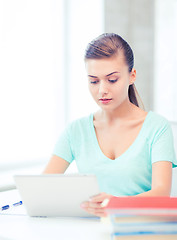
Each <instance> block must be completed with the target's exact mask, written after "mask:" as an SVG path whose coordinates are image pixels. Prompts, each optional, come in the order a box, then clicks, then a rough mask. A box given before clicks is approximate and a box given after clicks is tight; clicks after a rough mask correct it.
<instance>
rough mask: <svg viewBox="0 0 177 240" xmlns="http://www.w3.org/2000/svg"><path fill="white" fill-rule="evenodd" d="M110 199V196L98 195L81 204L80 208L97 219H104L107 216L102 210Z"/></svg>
mask: <svg viewBox="0 0 177 240" xmlns="http://www.w3.org/2000/svg"><path fill="white" fill-rule="evenodd" d="M111 197H112V195H108V194H106V193H100V194H98V195H96V196H93V197H91V198H90V199H89V201H87V202H83V203H82V204H81V208H83V209H84V210H85V211H87V212H88V213H91V214H93V215H95V216H97V217H106V215H107V214H106V212H105V209H104V208H105V207H106V205H107V204H108V202H109V199H110V198H111ZM105 203H106V205H105Z"/></svg>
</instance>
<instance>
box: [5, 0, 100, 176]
mask: <svg viewBox="0 0 177 240" xmlns="http://www.w3.org/2000/svg"><path fill="white" fill-rule="evenodd" d="M102 28H103V3H102V0H98V1H94V0H90V1H82V0H74V1H73V0H58V1H57V0H31V1H26V0H16V1H13V0H9V1H6V0H4V1H1V2H0V32H1V35H0V52H1V54H0V66H1V71H0V86H1V87H0V112H1V117H0V119H1V120H0V133H1V134H0V146H1V151H0V171H3V172H4V171H5V170H13V169H14V168H20V167H28V166H30V165H34V166H37V164H42V165H43V167H44V166H45V164H46V163H47V161H48V160H49V158H50V156H51V154H52V150H53V147H54V145H55V142H56V140H57V138H58V135H59V134H60V132H61V130H62V129H63V128H64V127H65V124H66V123H67V122H69V121H71V120H73V119H74V118H76V117H80V116H81V113H82V114H83V113H84V114H87V113H88V112H90V111H93V108H92V107H90V106H91V104H93V103H91V104H90V103H89V101H91V102H92V99H91V97H90V96H89V93H88V90H87V79H86V75H85V69H84V68H85V67H84V61H83V56H84V50H85V47H86V45H87V43H88V42H89V41H90V40H91V39H92V38H94V37H96V36H97V35H98V34H101V33H102V31H103V29H102ZM89 98H90V100H89Z"/></svg>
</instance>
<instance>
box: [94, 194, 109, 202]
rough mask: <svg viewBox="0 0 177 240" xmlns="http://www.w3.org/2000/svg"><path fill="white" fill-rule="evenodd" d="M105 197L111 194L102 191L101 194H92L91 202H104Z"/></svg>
mask: <svg viewBox="0 0 177 240" xmlns="http://www.w3.org/2000/svg"><path fill="white" fill-rule="evenodd" d="M105 198H110V195H108V194H106V193H100V194H99V195H96V196H92V197H91V198H90V201H91V202H102V201H103V200H104V199H105Z"/></svg>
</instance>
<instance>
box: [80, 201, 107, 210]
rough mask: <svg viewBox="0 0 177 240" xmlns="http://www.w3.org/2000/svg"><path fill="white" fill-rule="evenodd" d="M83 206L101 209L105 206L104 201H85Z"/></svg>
mask: <svg viewBox="0 0 177 240" xmlns="http://www.w3.org/2000/svg"><path fill="white" fill-rule="evenodd" d="M81 207H82V208H95V209H101V208H103V207H104V206H102V202H101V203H97V202H91V201H89V202H83V203H82V204H81Z"/></svg>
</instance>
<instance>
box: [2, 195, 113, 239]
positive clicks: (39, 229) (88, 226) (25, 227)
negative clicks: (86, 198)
mask: <svg viewBox="0 0 177 240" xmlns="http://www.w3.org/2000/svg"><path fill="white" fill-rule="evenodd" d="M19 200H21V199H20V197H19V195H18V192H17V190H11V191H7V192H1V193H0V205H1V206H2V205H6V204H8V203H10V204H11V203H14V202H18V201H19ZM23 208H24V207H23V206H19V207H16V208H15V210H11V211H9V210H5V211H3V212H0V240H4V239H6V240H40V239H42V240H59V239H61V240H70V239H71V240H75V239H77V240H81V239H82V240H110V239H111V234H110V233H111V229H110V226H107V225H106V224H103V223H101V222H100V220H99V219H87V218H86V219H81V218H38V217H29V216H27V215H25V212H24V209H23ZM6 211H7V212H6ZM8 211H9V212H8Z"/></svg>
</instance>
